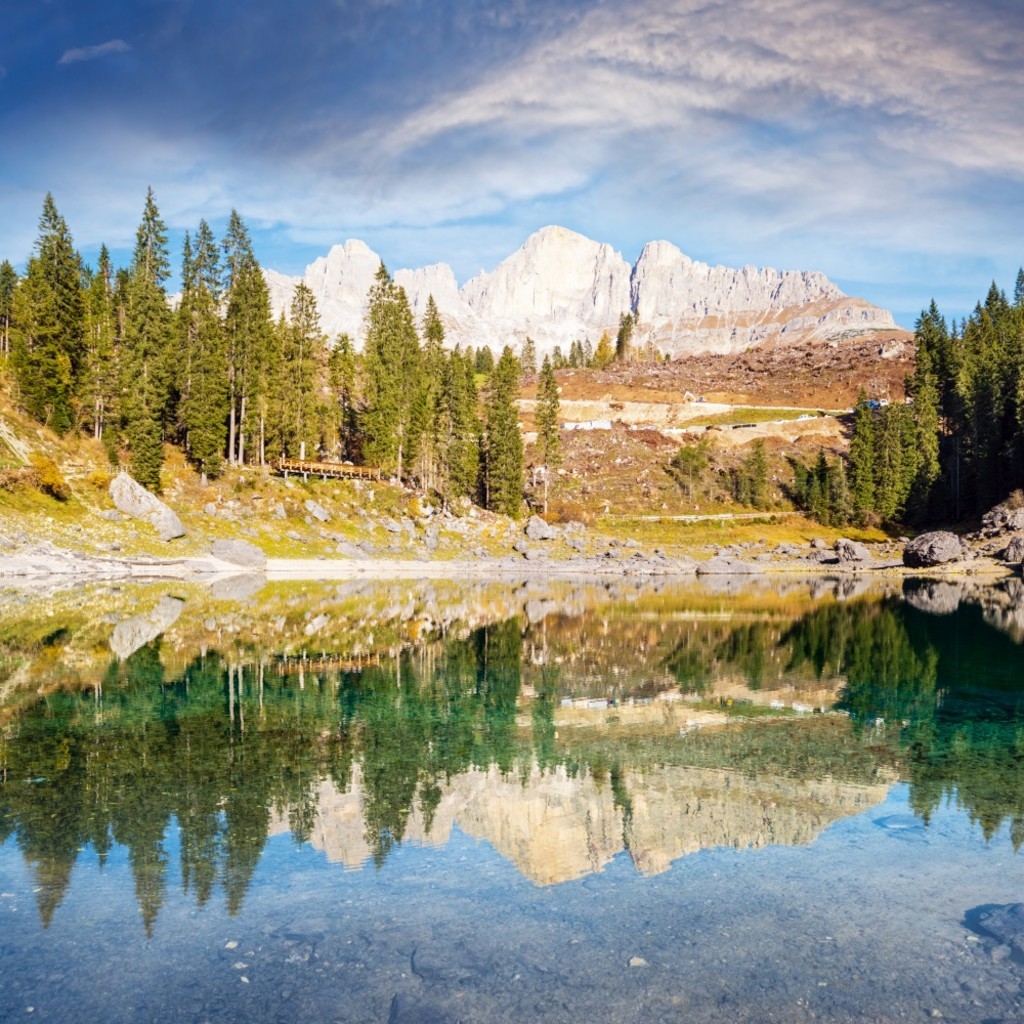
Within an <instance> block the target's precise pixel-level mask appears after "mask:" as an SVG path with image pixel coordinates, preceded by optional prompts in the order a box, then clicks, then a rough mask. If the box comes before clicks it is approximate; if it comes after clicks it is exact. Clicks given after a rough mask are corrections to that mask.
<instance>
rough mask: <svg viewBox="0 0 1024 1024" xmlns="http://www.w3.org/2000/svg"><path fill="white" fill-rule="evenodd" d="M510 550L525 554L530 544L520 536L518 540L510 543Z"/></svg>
mask: <svg viewBox="0 0 1024 1024" xmlns="http://www.w3.org/2000/svg"><path fill="white" fill-rule="evenodd" d="M512 550H513V551H517V552H518V553H519V554H520V555H525V554H526V552H527V551H529V550H530V545H529V544H527V543H526V541H525V539H524V538H522V537H520V538H519V540H517V541H516V542H515V544H513V545H512Z"/></svg>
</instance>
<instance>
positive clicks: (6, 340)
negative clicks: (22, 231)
mask: <svg viewBox="0 0 1024 1024" xmlns="http://www.w3.org/2000/svg"><path fill="white" fill-rule="evenodd" d="M17 284H18V275H17V274H16V273H15V271H14V267H13V266H11V263H10V261H9V260H4V261H3V263H0V356H8V355H10V352H11V319H12V314H13V312H14V289H15V287H16V286H17Z"/></svg>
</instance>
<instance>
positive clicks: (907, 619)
mask: <svg viewBox="0 0 1024 1024" xmlns="http://www.w3.org/2000/svg"><path fill="white" fill-rule="evenodd" d="M789 640H790V642H791V644H792V650H793V656H794V659H795V660H799V659H807V660H810V661H812V662H813V663H814V664H815V665H816V666H821V668H820V669H819V670H822V671H842V672H843V673H844V674H845V675H846V678H847V684H846V687H845V689H844V691H843V694H842V699H841V701H840V703H839V705H838V706H839V707H840V708H841V709H843V710H846V711H848V712H849V713H850V715H851V717H852V719H853V722H854V726H855V728H857V729H858V730H861V731H862V732H863V733H864V734H865V736H866V738H867V740H868V742H876V743H880V744H887V745H895V750H896V752H898V754H899V756H900V757H901V759H902V762H903V769H902V770H903V773H904V775H905V776H906V778H907V780H908V781H909V782H910V801H911V805H912V807H913V808H914V810H915V812H916V813H918V814H920V815H921V816H922V817H924V818H926V819H927V818H928V817H930V816H931V814H932V813H933V812H934V811H935V810H936V808H938V807H939V806H940V805H941V804H942V803H943V802H944V801H946V800H947V799H951V798H955V799H956V800H957V802H958V804H959V806H960V807H962V808H963V809H964V810H965V811H966V812H967V813H968V814H969V815H970V817H971V819H972V820H973V821H975V822H977V823H978V824H979V825H980V826H981V828H982V830H983V832H984V834H985V836H986V838H990V837H991V836H992V835H993V834H994V833H995V832H996V830H997V829H998V828H999V827H1000V826H1001V825H1002V824H1004V823H1009V826H1010V833H1011V837H1012V840H1013V844H1014V848H1015V849H1019V848H1020V846H1021V842H1022V840H1024V771H1022V770H1021V763H1022V757H1024V647H1021V645H1019V644H1016V643H1014V642H1013V641H1012V640H1011V639H1010V637H1008V636H1007V635H1006V634H1005V633H1002V632H999V631H997V630H995V629H993V628H992V627H991V626H990V625H988V624H987V623H986V621H985V612H984V611H983V610H982V608H980V607H978V606H976V605H961V606H960V607H959V608H958V609H956V610H955V611H953V612H948V613H946V614H943V615H931V614H927V613H925V612H922V611H919V610H917V609H915V608H914V607H912V606H911V605H910V604H907V603H904V602H902V601H897V600H889V601H884V602H879V603H858V604H853V605H844V606H834V607H828V608H822V609H821V610H819V611H817V612H815V613H813V614H812V615H810V616H807V617H806V618H805V619H803V620H801V622H800V623H798V624H797V625H796V626H794V627H793V629H792V630H791V631H790V637H789Z"/></svg>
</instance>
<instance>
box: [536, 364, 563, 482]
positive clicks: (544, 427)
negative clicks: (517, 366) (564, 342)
mask: <svg viewBox="0 0 1024 1024" xmlns="http://www.w3.org/2000/svg"><path fill="white" fill-rule="evenodd" d="M558 407H559V401H558V381H557V380H556V379H555V371H554V370H553V369H552V367H551V360H550V359H549V358H548V357H547V356H545V357H544V361H543V363H541V368H540V379H539V381H538V383H537V405H536V417H537V446H538V447H539V448H540V456H541V462H542V463H543V465H544V466H546V467H547V468H548V469H549V470H552V469H554V468H555V467H557V466H558V465H559V464H560V463H561V444H560V438H559V436H558Z"/></svg>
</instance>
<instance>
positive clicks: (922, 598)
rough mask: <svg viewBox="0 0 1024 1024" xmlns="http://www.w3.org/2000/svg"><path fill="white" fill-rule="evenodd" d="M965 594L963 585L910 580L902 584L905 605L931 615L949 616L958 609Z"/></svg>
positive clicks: (937, 581)
mask: <svg viewBox="0 0 1024 1024" xmlns="http://www.w3.org/2000/svg"><path fill="white" fill-rule="evenodd" d="M966 594H967V585H966V584H965V583H947V582H946V581H945V580H914V579H911V580H906V581H905V582H904V584H903V599H904V600H905V601H906V602H907V604H909V605H910V607H911V608H916V609H917V610H918V611H921V612H929V613H930V614H932V615H951V614H952V613H953V612H955V611H956V610H957V608H959V607H960V602H961V601H962V600H963V599H964V597H965V596H966Z"/></svg>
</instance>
